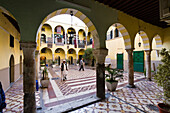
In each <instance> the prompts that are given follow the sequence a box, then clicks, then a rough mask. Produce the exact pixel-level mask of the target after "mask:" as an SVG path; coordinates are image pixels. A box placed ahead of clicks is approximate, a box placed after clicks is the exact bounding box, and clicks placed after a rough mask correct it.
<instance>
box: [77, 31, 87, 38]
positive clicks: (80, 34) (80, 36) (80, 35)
mask: <svg viewBox="0 0 170 113" xmlns="http://www.w3.org/2000/svg"><path fill="white" fill-rule="evenodd" d="M83 32H84V31H79V33H78V35H79V40H84V39H85V38H86V37H85V36H83Z"/></svg>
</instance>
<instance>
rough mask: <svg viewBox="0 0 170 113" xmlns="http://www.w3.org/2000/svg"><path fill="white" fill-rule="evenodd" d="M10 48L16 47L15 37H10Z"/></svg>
mask: <svg viewBox="0 0 170 113" xmlns="http://www.w3.org/2000/svg"><path fill="white" fill-rule="evenodd" d="M10 47H14V37H13V36H12V35H10Z"/></svg>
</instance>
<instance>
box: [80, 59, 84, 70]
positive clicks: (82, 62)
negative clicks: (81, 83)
mask: <svg viewBox="0 0 170 113" xmlns="http://www.w3.org/2000/svg"><path fill="white" fill-rule="evenodd" d="M81 69H82V70H83V71H84V61H83V58H82V59H81V60H80V68H79V71H81Z"/></svg>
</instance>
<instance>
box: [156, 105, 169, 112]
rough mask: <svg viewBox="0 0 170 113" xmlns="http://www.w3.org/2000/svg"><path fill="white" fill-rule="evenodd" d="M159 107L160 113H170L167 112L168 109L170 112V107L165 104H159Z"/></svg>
mask: <svg viewBox="0 0 170 113" xmlns="http://www.w3.org/2000/svg"><path fill="white" fill-rule="evenodd" d="M157 106H158V108H159V113H170V111H167V109H169V110H170V106H168V105H165V104H164V103H159V104H158V105H157ZM165 108H167V109H165Z"/></svg>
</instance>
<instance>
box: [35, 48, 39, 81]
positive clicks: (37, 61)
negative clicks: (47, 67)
mask: <svg viewBox="0 0 170 113" xmlns="http://www.w3.org/2000/svg"><path fill="white" fill-rule="evenodd" d="M35 61H36V80H38V75H39V69H40V53H39V51H35Z"/></svg>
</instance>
